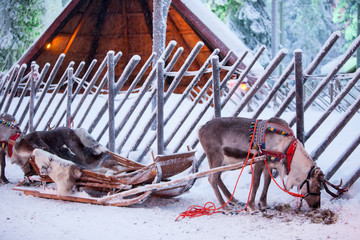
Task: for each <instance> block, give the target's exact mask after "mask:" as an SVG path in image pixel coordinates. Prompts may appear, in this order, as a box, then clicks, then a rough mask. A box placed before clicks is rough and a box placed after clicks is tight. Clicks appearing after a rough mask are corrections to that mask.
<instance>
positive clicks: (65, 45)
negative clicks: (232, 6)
mask: <svg viewBox="0 0 360 240" xmlns="http://www.w3.org/2000/svg"><path fill="white" fill-rule="evenodd" d="M152 9H153V3H152V0H101V1H95V0H72V1H71V2H69V4H68V5H67V6H66V7H65V8H64V10H63V11H62V12H61V13H60V14H59V16H58V17H57V18H56V19H55V20H54V22H53V23H52V24H51V25H50V26H49V27H48V29H47V30H46V31H45V32H44V33H43V34H42V35H41V36H40V37H39V38H38V39H37V40H36V41H35V42H34V44H33V45H32V46H31V47H30V48H29V49H28V51H27V52H26V53H25V54H24V55H23V56H22V58H21V59H20V60H19V61H18V63H20V64H22V63H26V64H28V66H29V65H30V63H31V61H36V62H37V64H38V65H40V66H43V65H44V64H45V63H47V62H49V63H50V64H54V63H55V61H56V59H57V58H58V56H59V55H60V54H61V53H65V54H66V58H65V61H64V63H63V64H62V67H61V68H62V69H60V71H59V72H61V73H62V72H64V70H65V69H66V67H67V65H68V63H69V62H70V61H74V62H75V63H76V64H78V63H80V62H81V61H85V62H86V63H87V64H89V63H90V61H92V60H93V59H98V60H99V61H101V60H102V59H103V58H104V57H105V56H106V53H107V52H108V51H109V50H114V51H115V52H118V51H121V52H122V57H121V59H120V61H119V63H118V64H117V66H116V73H117V74H120V73H121V70H122V69H123V68H124V66H125V65H126V64H127V62H128V61H129V59H130V58H131V57H132V56H133V55H136V54H137V55H140V56H141V57H142V60H141V61H142V62H141V63H144V62H145V61H146V59H147V57H149V56H150V54H151V52H152ZM219 24H220V25H219ZM226 29H227V27H226V26H225V25H224V24H223V23H222V22H221V21H220V20H219V19H218V18H217V17H216V16H215V15H214V14H213V13H212V12H211V11H210V10H208V9H207V8H206V6H204V5H203V4H202V3H201V2H200V1H198V0H195V1H194V0H172V4H171V7H170V10H169V14H168V20H167V37H166V38H167V39H166V42H169V41H170V40H176V41H177V43H178V46H182V47H184V54H183V56H184V57H183V58H184V59H185V57H186V56H187V55H188V53H190V51H191V49H192V48H193V47H194V46H195V44H196V43H197V42H198V41H203V42H204V43H205V46H204V47H203V48H202V50H201V52H200V54H199V55H198V57H197V59H196V61H195V63H193V65H192V66H191V68H193V69H191V70H194V69H198V68H199V67H200V66H201V65H202V63H203V62H204V61H205V59H206V58H207V57H208V56H209V54H210V53H211V52H212V51H213V50H214V49H215V48H219V49H220V50H221V55H222V56H224V55H226V54H227V52H228V51H229V50H230V49H231V50H234V51H235V53H236V54H238V55H240V54H241V53H242V52H244V51H245V50H246V49H247V48H246V46H245V45H244V44H243V43H242V42H241V41H240V40H239V39H238V38H237V37H236V36H235V34H233V33H231V32H230V31H228V30H226ZM229 34H230V35H229ZM231 34H233V35H231ZM234 48H236V49H234ZM184 59H183V60H184ZM235 60H236V56H235V55H234V56H233V57H232V58H231V59H230V61H231V62H234V61H235ZM179 64H181V63H179ZM139 65H142V64H139ZM242 67H245V65H242ZM175 68H176V67H175ZM183 84H184V83H183ZM185 84H186V83H185Z"/></svg>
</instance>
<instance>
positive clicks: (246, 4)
mask: <svg viewBox="0 0 360 240" xmlns="http://www.w3.org/2000/svg"><path fill="white" fill-rule="evenodd" d="M202 1H203V2H204V3H206V4H207V6H208V7H209V8H210V9H211V10H212V11H213V12H214V13H215V14H216V15H217V16H218V17H219V18H220V19H221V20H222V21H223V22H225V23H226V24H227V25H229V26H230V28H231V29H232V30H233V31H234V32H235V33H236V34H237V36H238V37H239V38H240V39H242V41H243V42H244V43H245V44H246V45H247V46H248V47H249V48H250V49H253V50H256V49H257V48H258V47H260V46H261V45H265V46H267V47H268V48H269V49H270V47H271V20H270V16H269V13H268V10H267V7H266V2H265V0H202Z"/></svg>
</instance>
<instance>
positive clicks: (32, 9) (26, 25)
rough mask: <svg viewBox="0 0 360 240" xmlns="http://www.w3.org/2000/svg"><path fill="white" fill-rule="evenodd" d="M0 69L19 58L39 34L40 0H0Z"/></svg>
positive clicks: (40, 25) (41, 8) (42, 12)
mask: <svg viewBox="0 0 360 240" xmlns="http://www.w3.org/2000/svg"><path fill="white" fill-rule="evenodd" d="M0 5H1V9H0V12H1V13H0V26H1V28H0V71H6V70H7V69H8V68H9V65H12V64H13V62H14V61H16V60H17V59H18V58H20V57H21V56H22V54H23V52H24V51H25V50H26V49H27V48H28V47H29V46H30V44H31V43H32V42H33V41H34V39H35V38H36V37H37V36H38V35H39V34H40V31H41V27H42V19H41V16H42V15H43V14H44V11H45V8H44V2H43V1H42V0H29V1H26V3H25V2H24V1H23V0H0Z"/></svg>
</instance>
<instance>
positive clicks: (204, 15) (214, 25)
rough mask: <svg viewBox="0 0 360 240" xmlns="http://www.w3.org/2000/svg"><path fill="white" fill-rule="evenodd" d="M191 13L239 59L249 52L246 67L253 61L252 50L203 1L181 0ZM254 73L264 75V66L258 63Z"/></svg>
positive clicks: (245, 61)
mask: <svg viewBox="0 0 360 240" xmlns="http://www.w3.org/2000/svg"><path fill="white" fill-rule="evenodd" d="M181 1H182V2H183V3H184V4H185V5H186V7H187V8H189V10H190V11H191V12H193V13H194V14H195V15H196V16H197V17H198V18H199V19H200V20H201V21H202V22H203V23H204V24H205V25H206V26H207V27H208V28H209V29H210V30H211V31H212V32H213V33H214V34H215V35H216V36H219V37H220V38H221V41H222V42H223V43H224V44H225V45H226V46H227V47H228V48H229V49H230V50H232V51H233V52H234V54H235V55H236V56H237V57H240V56H242V54H244V52H245V51H248V54H247V56H246V58H245V59H244V63H245V65H246V66H248V65H249V64H250V61H251V60H252V59H253V57H254V56H253V54H252V50H251V49H249V48H248V47H247V46H246V45H245V44H244V43H243V42H242V41H241V39H240V38H238V36H237V35H236V34H235V33H234V32H233V31H231V29H230V28H229V26H227V25H226V24H225V23H224V22H222V21H221V20H220V19H219V18H218V17H217V16H216V15H215V13H213V12H212V11H211V10H210V9H208V8H207V7H206V5H205V4H204V3H203V2H201V0H181ZM252 70H255V71H253V72H254V73H262V72H263V71H264V68H263V66H262V65H261V64H260V63H259V62H258V61H257V62H256V63H255V65H254V66H253V68H252Z"/></svg>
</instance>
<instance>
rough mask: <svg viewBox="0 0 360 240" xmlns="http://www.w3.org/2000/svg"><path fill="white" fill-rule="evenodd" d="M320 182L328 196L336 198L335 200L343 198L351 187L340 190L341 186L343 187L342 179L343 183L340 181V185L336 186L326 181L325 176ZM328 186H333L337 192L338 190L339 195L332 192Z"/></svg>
mask: <svg viewBox="0 0 360 240" xmlns="http://www.w3.org/2000/svg"><path fill="white" fill-rule="evenodd" d="M320 181H321V182H322V183H323V185H324V188H325V191H326V192H327V193H328V194H330V195H331V196H332V197H334V198H337V197H339V196H341V195H342V194H343V193H345V192H347V191H348V190H349V187H346V188H340V187H341V185H342V179H341V181H340V184H338V185H335V184H333V183H331V182H329V181H328V180H326V179H325V178H324V177H323V176H322V177H321V178H320ZM327 185H329V186H331V187H332V188H334V189H335V190H337V191H338V193H337V194H336V193H333V192H331V191H330V189H329V188H328V186H327Z"/></svg>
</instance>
